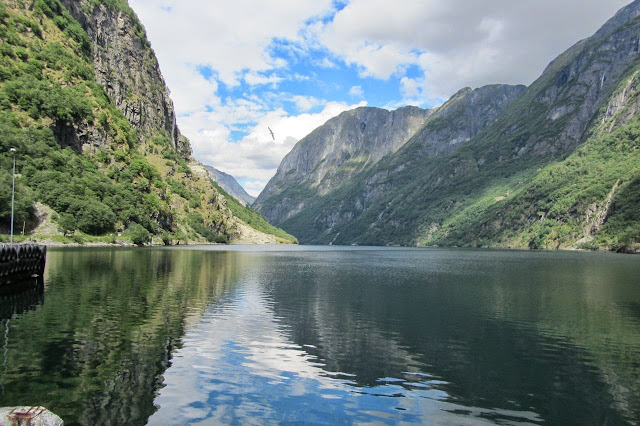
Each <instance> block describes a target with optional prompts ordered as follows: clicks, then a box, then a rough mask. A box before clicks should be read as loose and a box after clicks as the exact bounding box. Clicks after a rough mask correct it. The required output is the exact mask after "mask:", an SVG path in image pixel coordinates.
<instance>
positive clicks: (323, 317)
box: [0, 247, 640, 425]
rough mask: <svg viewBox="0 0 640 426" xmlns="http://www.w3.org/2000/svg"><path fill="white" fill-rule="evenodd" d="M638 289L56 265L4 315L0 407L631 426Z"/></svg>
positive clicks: (150, 264)
mask: <svg viewBox="0 0 640 426" xmlns="http://www.w3.org/2000/svg"><path fill="white" fill-rule="evenodd" d="M638 277H640V263H639V262H637V258H633V257H626V256H609V255H604V254H589V253H529V252H526V253H520V252H499V251H465V250H412V249H361V248H326V247H325V248H309V247H296V248H289V247H287V248H278V249H259V248H255V247H252V248H243V247H239V248H228V247H222V248H221V247H206V248H203V247H187V248H184V249H182V248H181V249H175V248H172V249H160V248H158V249H95V250H88V249H82V250H80V249H66V250H52V251H50V253H49V256H48V259H47V271H46V274H45V278H46V280H45V282H46V285H45V290H44V295H43V294H42V292H40V293H36V294H34V295H33V296H35V298H34V297H31V296H29V297H25V298H24V300H23V302H24V303H23V302H21V303H20V304H19V305H20V306H22V308H19V309H15V308H13V307H10V306H9V304H7V303H2V304H1V305H0V315H2V316H1V317H0V326H2V327H0V328H2V329H0V343H1V344H2V345H3V346H2V348H3V358H2V360H3V364H2V370H1V371H0V385H2V389H3V392H2V393H0V406H10V405H44V406H47V407H48V408H50V409H52V410H53V411H54V412H56V413H58V414H60V415H61V416H62V417H63V419H64V420H65V423H66V424H114V425H116V424H118V425H119V424H127V425H130V424H133V425H135V424H144V423H146V422H150V423H152V424H187V423H198V422H205V423H212V422H220V423H243V424H244V423H271V422H307V423H310V422H317V423H368V422H384V423H396V422H411V423H436V424H478V423H501V424H513V423H522V424H540V423H551V424H594V423H596V424H605V423H606V424H636V423H637V419H638V418H640V384H639V381H638V380H637V379H638V377H640V365H639V364H638V362H637V360H638V355H639V354H640V327H638V325H639V321H638V318H639V316H638V306H640V286H638V285H637V283H638ZM43 298H44V299H43ZM12 306H13V305H12ZM16 306H18V305H16Z"/></svg>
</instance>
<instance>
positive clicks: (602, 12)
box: [316, 0, 629, 99]
mask: <svg viewBox="0 0 640 426" xmlns="http://www.w3.org/2000/svg"><path fill="white" fill-rule="evenodd" d="M628 2H629V0H608V1H602V0H563V1H558V0H538V1H536V2H524V1H513V0H492V1H489V2H479V1H477V0H426V1H425V0H395V1H393V2H389V1H387V0H352V1H351V2H349V4H348V5H347V6H346V7H345V8H344V9H343V10H341V11H340V12H338V13H337V14H336V16H335V18H334V19H333V21H331V22H329V23H328V24H326V25H323V26H322V27H319V28H316V37H317V38H318V39H319V40H320V41H321V43H323V44H324V45H325V46H326V47H327V48H328V49H329V50H330V51H331V52H333V53H334V54H336V55H338V56H339V57H341V58H343V59H344V60H345V62H347V63H348V64H355V65H357V66H358V67H361V75H362V76H372V77H375V78H379V79H387V78H389V77H391V76H393V75H394V74H397V75H398V77H399V78H402V77H403V74H404V70H405V69H406V68H407V67H408V66H411V65H414V66H417V67H418V69H421V70H422V71H423V72H425V73H426V78H425V79H424V80H423V81H422V89H423V90H422V96H423V99H428V98H432V97H441V98H446V97H448V96H450V95H451V94H453V93H454V92H456V91H457V90H458V89H460V88H462V87H464V86H473V87H477V86H480V85H484V84H490V83H525V84H529V83H531V82H532V81H533V79H534V78H536V77H537V76H539V75H540V73H541V72H542V70H543V69H544V67H545V66H546V65H547V64H548V62H549V61H551V60H552V59H553V58H554V57H555V56H557V55H558V54H560V53H561V52H562V51H564V50H566V49H567V48H568V47H570V46H571V45H573V44H574V43H575V42H577V41H578V40H579V39H581V38H584V37H587V36H589V35H591V34H593V33H594V32H595V31H596V30H597V29H598V28H599V27H600V26H601V25H602V24H603V23H604V21H605V20H606V19H608V18H609V17H611V16H613V14H614V13H615V12H616V11H617V10H618V9H619V8H620V7H622V6H624V5H625V4H627V3H628ZM404 88H405V89H407V87H406V86H405V87H404ZM413 89H415V87H414V88H413Z"/></svg>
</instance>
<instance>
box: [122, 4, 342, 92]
mask: <svg viewBox="0 0 640 426" xmlns="http://www.w3.org/2000/svg"><path fill="white" fill-rule="evenodd" d="M130 3H131V6H132V7H133V8H134V10H135V11H136V13H137V14H138V15H139V17H140V18H141V20H142V22H143V23H145V26H146V28H147V31H148V34H149V38H150V39H151V40H152V43H153V45H154V46H160V47H161V48H159V49H156V54H157V55H158V57H159V61H160V64H161V65H162V68H163V71H164V73H165V74H166V75H165V76H166V77H167V79H168V80H169V81H170V83H171V85H173V82H174V81H178V80H179V79H180V78H182V77H183V76H181V75H174V74H173V73H172V71H173V70H171V69H170V67H169V66H168V64H170V63H180V64H192V65H209V66H211V68H213V69H214V70H216V72H217V75H218V78H219V79H220V81H222V82H224V83H225V84H226V85H230V86H233V85H236V84H238V82H239V78H240V76H241V74H242V72H243V70H251V71H254V72H256V71H267V70H271V69H274V68H281V67H283V66H285V65H286V62H284V61H283V60H282V58H277V57H274V56H272V55H271V54H270V53H269V49H268V47H269V45H270V44H271V42H272V41H273V39H288V40H296V39H298V37H299V36H298V35H299V32H300V29H301V28H302V27H303V26H304V24H305V23H306V22H307V21H308V20H309V19H310V18H311V17H313V16H316V15H321V14H323V13H326V11H327V10H330V9H331V7H332V4H331V0H296V1H295V2H287V3H286V4H283V2H281V1H279V0H261V1H252V0H235V1H223V2H213V3H212V2H210V1H208V0H161V1H158V0H131V1H130ZM165 67H166V69H165Z"/></svg>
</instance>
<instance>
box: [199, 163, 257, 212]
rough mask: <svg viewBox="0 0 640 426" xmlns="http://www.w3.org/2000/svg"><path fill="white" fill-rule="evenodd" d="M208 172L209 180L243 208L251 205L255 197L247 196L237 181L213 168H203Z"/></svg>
mask: <svg viewBox="0 0 640 426" xmlns="http://www.w3.org/2000/svg"><path fill="white" fill-rule="evenodd" d="M204 168H205V169H207V172H209V176H210V177H211V180H213V181H214V182H215V183H217V184H218V185H220V187H221V188H222V189H224V190H225V191H226V192H227V193H228V194H229V195H231V196H232V197H234V198H235V199H236V200H238V202H239V203H240V204H242V205H243V206H246V205H251V204H252V203H253V202H254V201H255V200H256V197H252V196H251V195H249V194H247V191H245V190H244V188H243V187H242V186H241V185H240V184H239V183H238V181H237V180H236V179H235V178H234V177H233V176H231V175H230V174H228V173H225V172H222V171H220V170H218V169H216V168H215V167H211V166H204Z"/></svg>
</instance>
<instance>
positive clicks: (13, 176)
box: [9, 148, 16, 244]
mask: <svg viewBox="0 0 640 426" xmlns="http://www.w3.org/2000/svg"><path fill="white" fill-rule="evenodd" d="M9 152H13V172H12V174H11V237H9V238H10V241H9V243H11V244H13V200H14V198H15V194H16V149H15V148H11V149H10V150H9Z"/></svg>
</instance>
